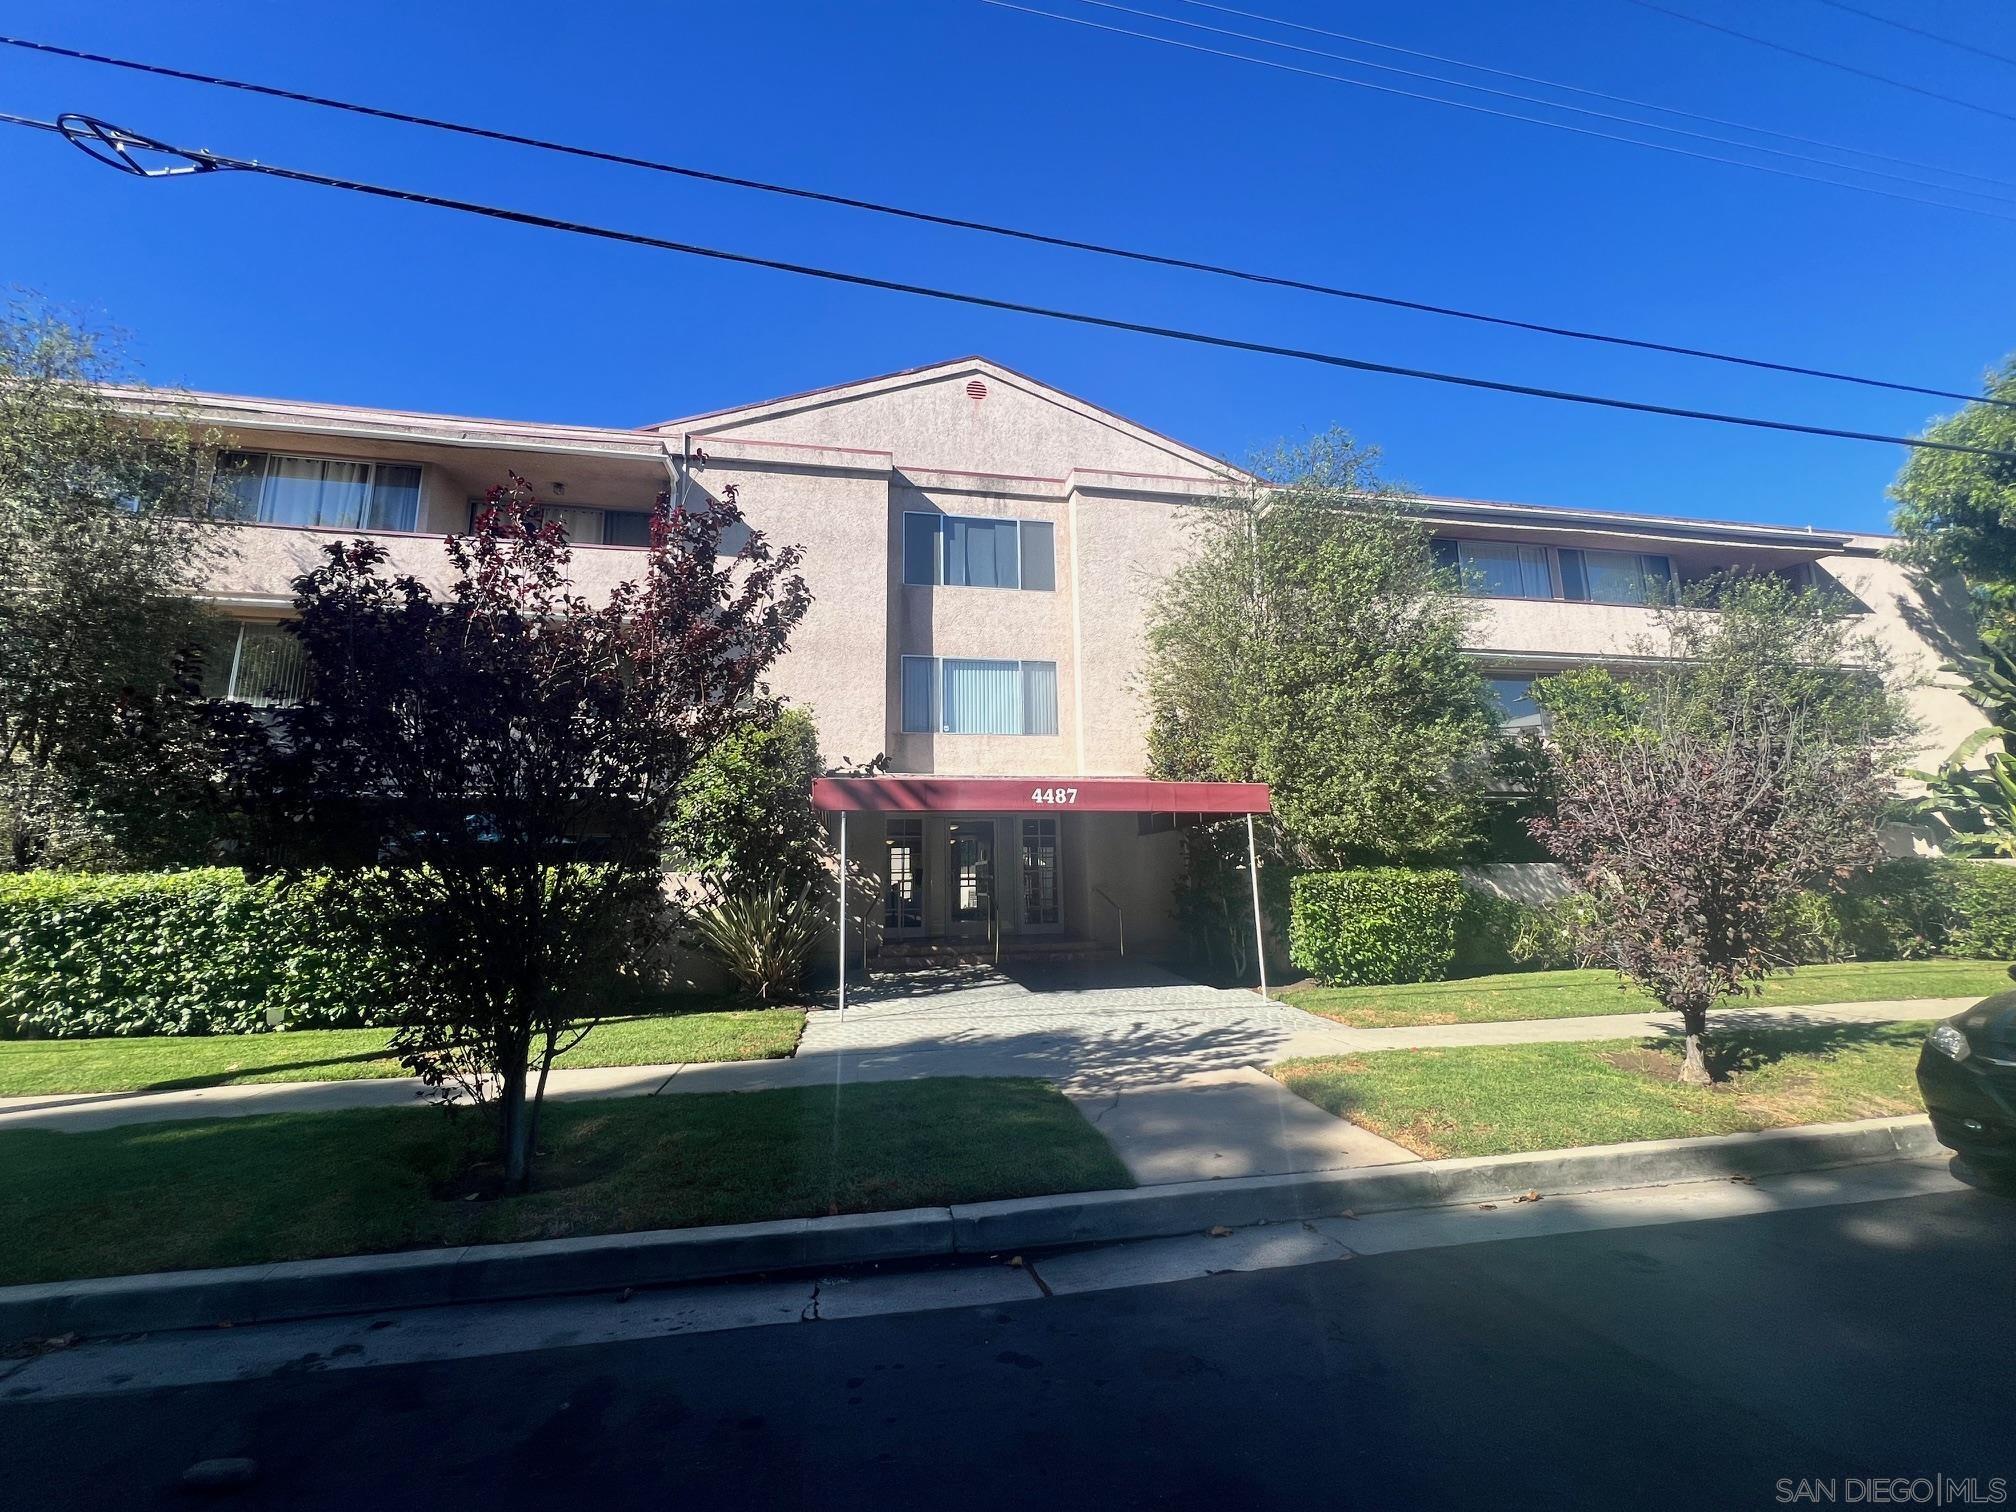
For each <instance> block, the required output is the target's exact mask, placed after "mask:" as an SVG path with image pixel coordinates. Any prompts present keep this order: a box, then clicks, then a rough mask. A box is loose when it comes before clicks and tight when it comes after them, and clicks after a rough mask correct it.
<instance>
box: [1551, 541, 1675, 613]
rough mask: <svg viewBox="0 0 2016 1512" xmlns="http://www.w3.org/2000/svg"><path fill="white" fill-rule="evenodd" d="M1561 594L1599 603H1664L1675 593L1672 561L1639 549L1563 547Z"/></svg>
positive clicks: (1669, 600)
mask: <svg viewBox="0 0 2016 1512" xmlns="http://www.w3.org/2000/svg"><path fill="white" fill-rule="evenodd" d="M1561 596H1562V597H1563V598H1571V599H1585V600H1587V601H1589V602H1591V603H1596V604H1664V603H1669V602H1671V600H1672V597H1673V563H1672V561H1671V560H1670V559H1669V558H1667V557H1663V556H1653V555H1648V554H1646V553H1643V552H1637V551H1578V550H1574V549H1571V548H1568V547H1563V548H1562V550H1561Z"/></svg>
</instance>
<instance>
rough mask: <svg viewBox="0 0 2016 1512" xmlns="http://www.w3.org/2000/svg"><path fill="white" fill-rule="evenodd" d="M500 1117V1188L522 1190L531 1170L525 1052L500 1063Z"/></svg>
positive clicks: (511, 1190)
mask: <svg viewBox="0 0 2016 1512" xmlns="http://www.w3.org/2000/svg"><path fill="white" fill-rule="evenodd" d="M498 1112H499V1114H500V1115H501V1117H502V1119H503V1142H504V1190H505V1191H507V1192H522V1191H524V1190H525V1183H526V1178H527V1177H528V1176H529V1175H530V1174H531V1170H532V1118H531V1109H530V1108H529V1107H528V1106H527V1105H526V1101H525V1056H524V1055H523V1054H522V1053H521V1054H518V1055H514V1056H512V1057H511V1059H510V1062H509V1063H508V1064H506V1066H505V1067H504V1075H503V1089H502V1094H501V1096H500V1097H499V1099H498Z"/></svg>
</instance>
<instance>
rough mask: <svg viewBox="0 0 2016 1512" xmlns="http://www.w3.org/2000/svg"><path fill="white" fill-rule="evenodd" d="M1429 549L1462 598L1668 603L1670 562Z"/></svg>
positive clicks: (1510, 547) (1547, 551) (1502, 549)
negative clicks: (1452, 577) (1557, 584)
mask: <svg viewBox="0 0 2016 1512" xmlns="http://www.w3.org/2000/svg"><path fill="white" fill-rule="evenodd" d="M1434 546H1435V562H1436V565H1437V566H1439V567H1441V568H1443V569H1444V570H1446V571H1449V572H1454V573H1456V574H1457V575H1458V576H1459V578H1460V580H1461V582H1462V585H1463V592H1464V593H1466V594H1468V595H1470V596H1471V597H1473V598H1527V599H1551V598H1564V599H1575V600H1578V601H1581V602H1584V603H1597V604H1666V603H1671V602H1672V600H1673V563H1672V560H1671V559H1670V558H1668V557H1665V556H1660V555H1657V554H1654V553H1647V552H1638V551H1584V550H1581V549H1579V548H1576V547H1572V546H1561V547H1556V548H1549V547H1546V546H1522V545H1521V544H1519V543H1518V542H1517V541H1452V540H1444V539H1438V540H1436V541H1435V543H1434ZM1550 557H1552V558H1553V561H1552V562H1550V561H1549V558H1550ZM1556 564H1558V566H1559V571H1560V587H1559V591H1558V592H1557V591H1556V587H1555V575H1554V574H1555V566H1556Z"/></svg>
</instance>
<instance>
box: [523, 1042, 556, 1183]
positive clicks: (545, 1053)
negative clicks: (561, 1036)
mask: <svg viewBox="0 0 2016 1512" xmlns="http://www.w3.org/2000/svg"><path fill="white" fill-rule="evenodd" d="M557 1035H558V1031H557V1030H553V1029H548V1030H547V1031H546V1038H545V1039H544V1040H543V1041H542V1042H541V1048H540V1051H539V1080H538V1082H537V1083H536V1084H534V1086H533V1088H532V1109H531V1112H530V1113H529V1114H527V1116H526V1119H525V1122H526V1124H527V1125H528V1126H529V1127H528V1128H527V1129H526V1133H525V1163H526V1166H527V1167H528V1171H529V1167H530V1166H531V1163H532V1157H533V1155H535V1154H536V1153H537V1152H538V1149H539V1110H540V1109H541V1108H543V1107H545V1106H546V1073H547V1072H548V1071H551V1070H552V1069H553V1042H554V1039H555V1038H556V1037H557Z"/></svg>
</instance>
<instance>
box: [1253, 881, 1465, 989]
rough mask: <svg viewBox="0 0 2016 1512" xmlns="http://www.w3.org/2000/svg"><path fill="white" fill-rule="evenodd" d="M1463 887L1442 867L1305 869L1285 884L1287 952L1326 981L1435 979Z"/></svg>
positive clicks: (1447, 953) (1450, 952)
mask: <svg viewBox="0 0 2016 1512" xmlns="http://www.w3.org/2000/svg"><path fill="white" fill-rule="evenodd" d="M1468 895H1469V889H1468V888H1466V887H1465V886H1464V885H1463V879H1462V878H1461V877H1459V876H1457V874H1456V873H1455V872H1453V871H1448V870H1444V869H1440V868H1437V869H1433V870H1423V871H1415V870H1410V869H1408V868H1405V867H1398V866H1381V867H1368V868H1365V869H1364V870H1360V871H1341V872H1309V873H1307V874H1305V875H1303V876H1300V877H1297V878H1296V879H1295V881H1294V884H1293V886H1292V888H1291V889H1290V898H1291V907H1290V915H1289V923H1288V958H1289V960H1291V961H1293V962H1294V963H1295V965H1296V966H1297V967H1299V968H1300V969H1301V970H1303V971H1306V972H1308V973H1309V974H1310V975H1311V976H1313V977H1315V978H1316V979H1317V980H1318V981H1321V982H1323V983H1326V984H1327V985H1330V986H1352V985H1364V986H1379V985H1384V984H1386V983H1390V982H1435V981H1440V980H1441V979H1442V978H1444V977H1446V976H1447V975H1448V974H1449V968H1450V966H1451V965H1452V964H1453V963H1454V962H1455V959H1456V936H1457V928H1458V924H1459V921H1460V920H1461V919H1462V917H1463V911H1464V907H1465V903H1466V900H1467V897H1468Z"/></svg>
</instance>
